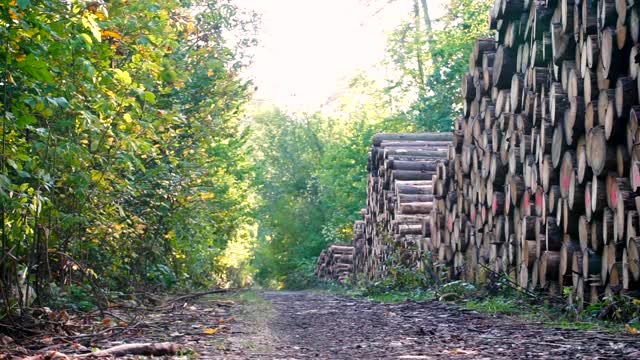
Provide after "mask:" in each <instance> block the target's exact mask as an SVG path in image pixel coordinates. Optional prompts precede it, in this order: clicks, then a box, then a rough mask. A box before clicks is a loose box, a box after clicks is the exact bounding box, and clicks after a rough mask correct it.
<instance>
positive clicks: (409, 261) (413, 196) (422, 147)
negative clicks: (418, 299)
mask: <svg viewBox="0 0 640 360" xmlns="http://www.w3.org/2000/svg"><path fill="white" fill-rule="evenodd" d="M450 143H451V134H450V133H421V134H377V135H375V136H374V137H373V146H372V148H371V151H370V153H369V163H368V170H369V178H368V189H367V194H368V196H367V207H366V209H364V210H363V215H364V222H363V223H356V227H358V226H363V227H364V238H363V239H362V240H361V241H356V242H355V245H356V254H357V257H358V260H356V262H357V263H358V266H357V268H358V272H359V273H362V274H364V277H365V278H366V279H368V280H372V279H376V278H381V277H384V276H385V275H386V274H387V270H388V267H389V266H396V265H403V266H405V267H407V268H409V269H412V268H417V267H420V266H421V264H422V261H421V257H422V254H423V252H424V251H423V250H424V249H426V248H428V247H430V244H429V240H428V236H429V230H430V227H429V226H428V224H429V215H430V214H431V211H432V209H433V208H434V206H436V204H437V201H436V199H435V197H434V191H433V190H434V189H433V177H434V175H435V174H436V173H437V172H438V169H439V168H440V167H443V166H442V164H440V161H441V160H445V159H446V158H447V156H448V148H449V144H450ZM360 257H362V259H360Z"/></svg>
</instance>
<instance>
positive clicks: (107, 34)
mask: <svg viewBox="0 0 640 360" xmlns="http://www.w3.org/2000/svg"><path fill="white" fill-rule="evenodd" d="M100 33H101V34H102V37H105V38H112V39H116V40H120V39H122V35H120V34H119V33H118V32H116V31H113V30H100Z"/></svg>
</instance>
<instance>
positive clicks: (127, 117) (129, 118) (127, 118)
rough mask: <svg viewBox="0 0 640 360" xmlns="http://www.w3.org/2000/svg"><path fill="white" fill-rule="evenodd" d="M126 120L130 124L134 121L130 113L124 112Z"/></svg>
mask: <svg viewBox="0 0 640 360" xmlns="http://www.w3.org/2000/svg"><path fill="white" fill-rule="evenodd" d="M123 118H124V121H125V122H126V123H127V124H128V123H131V122H132V121H133V119H132V118H131V115H129V113H126V114H124V116H123Z"/></svg>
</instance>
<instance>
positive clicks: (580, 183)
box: [354, 0, 640, 306]
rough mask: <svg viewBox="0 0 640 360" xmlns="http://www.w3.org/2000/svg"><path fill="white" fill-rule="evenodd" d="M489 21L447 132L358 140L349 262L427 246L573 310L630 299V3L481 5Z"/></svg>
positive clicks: (636, 207)
mask: <svg viewBox="0 0 640 360" xmlns="http://www.w3.org/2000/svg"><path fill="white" fill-rule="evenodd" d="M489 23H490V27H491V29H493V30H495V37H494V38H483V39H478V40H477V42H476V45H475V48H474V51H473V53H472V54H471V56H470V61H469V72H468V73H467V74H466V75H465V76H464V77H463V79H462V96H463V98H464V109H463V116H461V117H460V118H459V119H457V120H456V121H455V122H454V133H453V136H451V135H450V134H442V135H438V134H379V135H376V136H375V137H374V139H373V147H372V150H371V152H370V154H369V165H368V166H369V183H368V197H367V208H366V209H365V210H363V215H364V221H363V222H358V223H357V224H356V228H357V229H362V227H364V232H362V230H359V231H360V232H359V233H358V235H356V241H355V243H354V244H355V254H356V260H355V264H356V268H357V272H358V273H362V274H363V275H364V277H365V278H366V279H375V278H379V277H383V276H385V275H386V274H387V270H388V265H394V261H395V262H396V263H399V264H401V265H403V266H405V267H410V268H419V267H420V266H421V264H422V263H423V262H422V261H421V259H424V256H425V254H428V255H430V256H431V258H430V259H431V260H432V261H431V262H430V263H433V264H435V266H434V267H433V269H435V270H437V271H442V270H444V271H443V272H444V273H442V272H441V273H440V275H443V276H446V277H448V278H449V279H450V280H454V279H462V280H465V281H469V282H475V283H479V284H482V283H484V282H485V280H486V279H487V275H488V273H489V272H491V271H493V272H495V273H499V274H505V275H507V276H508V277H509V278H510V279H511V280H512V282H513V283H515V284H518V285H519V286H521V287H522V288H527V289H537V290H540V291H546V292H549V293H550V294H553V295H562V296H567V299H568V301H569V302H570V303H575V304H577V305H578V306H582V305H583V304H584V303H585V302H594V301H597V300H599V299H601V298H602V297H603V296H611V295H614V294H618V293H626V294H633V295H636V296H637V295H638V292H639V291H640V216H639V214H640V126H639V120H640V97H639V94H640V76H638V75H639V73H640V64H639V62H640V42H639V40H640V1H635V0H626V1H625V0H598V1H596V0H591V1H587V0H555V1H552V0H496V2H495V5H494V6H493V8H492V10H491V13H490V16H489ZM439 136H441V137H439ZM450 139H452V142H451V143H450V144H449V143H448V141H449V140H450ZM398 249H400V250H401V251H398ZM403 249H404V250H407V251H402V250H403ZM393 255H395V256H393ZM398 255H399V256H398Z"/></svg>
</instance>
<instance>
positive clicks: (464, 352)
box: [445, 349, 478, 355]
mask: <svg viewBox="0 0 640 360" xmlns="http://www.w3.org/2000/svg"><path fill="white" fill-rule="evenodd" d="M445 353H447V354H451V355H476V354H477V353H478V352H477V351H475V350H463V349H453V350H446V351H445Z"/></svg>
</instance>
